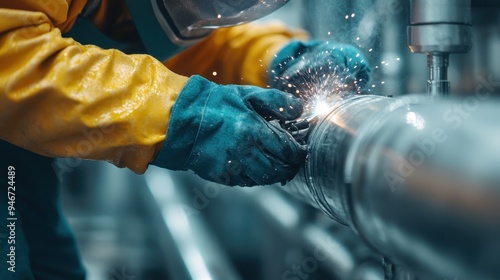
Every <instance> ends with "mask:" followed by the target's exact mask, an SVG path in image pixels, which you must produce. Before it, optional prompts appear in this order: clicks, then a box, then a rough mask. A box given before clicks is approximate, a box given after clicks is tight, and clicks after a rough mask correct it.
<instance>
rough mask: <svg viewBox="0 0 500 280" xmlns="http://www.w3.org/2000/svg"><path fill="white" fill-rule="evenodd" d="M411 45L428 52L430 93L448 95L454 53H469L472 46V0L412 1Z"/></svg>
mask: <svg viewBox="0 0 500 280" xmlns="http://www.w3.org/2000/svg"><path fill="white" fill-rule="evenodd" d="M410 24H411V25H410V26H409V27H408V46H409V48H410V50H411V51H412V52H414V53H425V54H427V63H428V67H429V80H428V82H427V93H428V94H430V95H433V96H436V95H448V93H449V91H450V82H449V81H448V59H449V54H450V53H465V52H468V51H469V50H470V48H471V47H472V25H471V1H470V0H412V1H411V14H410Z"/></svg>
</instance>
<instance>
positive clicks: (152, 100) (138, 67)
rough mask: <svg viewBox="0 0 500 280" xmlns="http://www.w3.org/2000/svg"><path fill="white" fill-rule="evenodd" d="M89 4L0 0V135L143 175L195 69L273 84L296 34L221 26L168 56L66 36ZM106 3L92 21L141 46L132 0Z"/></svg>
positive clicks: (219, 77)
mask: <svg viewBox="0 0 500 280" xmlns="http://www.w3.org/2000/svg"><path fill="white" fill-rule="evenodd" d="M86 2H87V1H86V0H47V1H41V0H17V1H12V0H0V65H1V67H0V139H3V140H6V141H8V142H10V143H12V144H14V145H17V146H20V147H23V148H25V149H27V150H29V151H32V152H35V153H37V154H40V155H44V156H48V157H78V158H86V159H95V160H105V161H109V162H112V163H113V164H115V165H117V166H119V167H127V168H130V169H131V170H133V171H134V172H137V173H142V172H144V171H145V170H146V168H147V166H148V164H149V163H150V162H152V161H153V159H154V157H155V155H156V154H157V153H158V151H159V150H160V149H161V147H162V143H163V141H164V139H165V134H166V131H167V126H168V121H169V114H170V111H171V108H172V106H173V104H174V102H175V100H176V97H177V96H178V94H179V92H180V91H181V90H182V88H183V86H184V85H185V83H186V81H187V79H188V78H187V77H188V76H190V75H193V74H198V75H202V76H205V77H207V78H209V79H211V80H212V81H214V82H218V83H224V84H228V83H232V84H254V85H258V86H265V85H266V78H267V74H266V71H267V68H268V65H269V63H270V61H271V60H272V58H273V55H274V53H276V52H277V51H278V50H279V49H280V48H281V47H282V46H283V45H284V44H286V43H287V42H288V41H289V40H290V39H291V38H292V37H294V36H297V35H298V34H297V33H293V32H290V31H289V30H287V29H286V28H284V27H283V26H279V25H271V26H269V25H267V26H257V25H251V24H247V25H242V26H238V27H233V28H225V29H220V30H217V31H215V32H213V33H212V35H210V36H209V37H208V38H207V39H205V40H203V41H202V42H200V43H198V44H197V45H195V46H193V47H191V48H189V49H187V50H185V51H183V52H181V53H179V54H177V55H176V56H175V57H173V58H171V59H169V60H168V61H166V62H163V63H162V62H160V61H158V60H156V59H155V58H153V57H151V56H149V55H146V54H125V53H124V52H122V51H120V50H117V49H103V48H101V47H99V46H95V45H83V44H80V43H79V42H77V41H76V40H75V39H73V38H71V37H69V35H65V34H66V32H68V31H70V30H71V28H72V27H73V25H74V24H75V21H77V17H78V16H79V14H81V13H82V11H83V10H84V8H85V6H86ZM99 5H100V6H99V7H98V8H97V9H96V10H95V11H94V12H93V13H92V14H91V15H89V16H88V18H89V20H90V21H91V22H92V23H93V24H94V25H95V26H96V27H97V28H98V29H99V30H100V31H101V32H102V33H103V34H105V35H106V36H107V37H109V38H112V39H113V40H115V41H118V42H122V43H124V44H127V43H130V44H132V43H137V42H139V43H140V36H139V35H138V33H137V31H136V30H135V28H134V23H133V20H132V18H131V16H130V14H129V12H128V10H127V6H126V4H125V0H102V1H100V4H99Z"/></svg>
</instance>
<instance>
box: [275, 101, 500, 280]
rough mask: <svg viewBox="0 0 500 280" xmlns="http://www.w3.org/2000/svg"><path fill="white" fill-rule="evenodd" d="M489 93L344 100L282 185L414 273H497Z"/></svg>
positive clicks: (498, 189) (498, 219)
mask: <svg viewBox="0 0 500 280" xmlns="http://www.w3.org/2000/svg"><path fill="white" fill-rule="evenodd" d="M488 97H489V94H488V93H479V92H478V93H476V95H474V96H470V97H468V98H466V99H463V100H458V99H450V100H435V101H433V99H432V98H428V97H425V96H419V97H415V96H412V97H405V98H398V99H395V98H386V97H380V96H356V97H349V98H346V99H343V100H340V101H339V102H338V103H337V104H336V105H335V106H334V107H333V109H332V111H331V112H330V113H329V114H328V115H327V116H325V117H323V118H322V119H321V120H320V121H319V122H318V123H317V124H316V125H315V126H313V127H312V128H311V131H310V135H309V139H308V144H309V146H310V149H309V155H308V159H307V162H306V164H305V166H304V167H303V168H302V170H301V171H300V172H299V174H298V175H297V177H296V178H295V179H294V180H292V182H290V183H289V184H288V185H286V186H284V187H283V189H285V190H286V191H288V192H291V193H294V194H296V195H297V196H299V197H301V198H302V199H304V200H307V201H309V202H310V203H311V204H312V205H314V206H316V207H318V208H319V209H321V210H322V211H323V212H325V213H326V214H327V215H329V216H330V217H332V218H333V219H336V220H337V221H339V222H341V223H344V224H346V225H349V226H350V227H351V228H352V229H353V230H354V231H355V232H357V233H358V234H359V235H360V236H361V237H362V239H364V240H365V241H367V242H368V243H369V244H370V245H371V246H372V247H374V248H376V249H377V250H379V251H380V252H381V253H382V254H383V255H385V256H390V257H391V260H392V261H394V263H395V264H402V265H403V266H405V267H408V268H410V269H411V270H412V271H414V272H416V273H417V274H420V275H430V276H437V277H451V278H454V277H456V276H459V277H460V278H463V279H498V277H499V276H500V267H499V266H498V263H497V260H498V259H500V240H499V238H498V236H500V172H498V166H500V147H499V146H498V144H497V140H498V139H500V126H499V125H498V123H497V121H496V120H498V119H500V111H499V110H498V108H499V107H500V104H499V103H498V102H492V101H491V100H488V102H484V101H485V100H486V99H487V98H488Z"/></svg>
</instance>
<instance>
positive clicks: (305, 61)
mask: <svg viewBox="0 0 500 280" xmlns="http://www.w3.org/2000/svg"><path fill="white" fill-rule="evenodd" d="M269 70H270V71H269V72H270V76H269V84H270V85H271V86H272V87H273V88H276V89H280V90H283V91H287V92H290V93H293V94H296V95H297V94H300V92H301V91H303V90H305V89H311V88H313V89H314V88H318V87H321V86H322V83H328V85H329V86H332V85H335V87H336V88H340V89H341V90H346V91H360V90H361V89H363V87H365V86H366V85H367V83H368V81H369V80H370V75H371V68H370V66H369V64H368V62H367V60H366V58H365V56H364V55H363V54H362V53H361V51H360V50H358V49H357V48H356V47H354V46H352V45H347V44H339V43H333V42H328V41H321V40H312V41H308V42H301V41H297V40H294V41H292V42H290V43H289V44H288V45H286V46H285V47H284V48H283V49H282V50H281V51H279V52H278V54H277V55H276V58H275V59H273V61H272V62H271V65H270V69H269Z"/></svg>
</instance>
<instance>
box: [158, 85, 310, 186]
mask: <svg viewBox="0 0 500 280" xmlns="http://www.w3.org/2000/svg"><path fill="white" fill-rule="evenodd" d="M301 113H302V103H301V101H300V100H299V99H297V98H295V97H293V96H292V95H290V94H288V93H285V92H281V91H279V90H275V89H262V88H259V87H254V86H235V85H227V86H222V85H218V84H215V83H212V82H210V81H208V80H206V79H204V78H202V77H200V76H192V77H191V78H190V79H189V81H188V83H187V84H186V86H185V87H184V89H183V90H182V92H181V93H180V95H179V97H178V98H177V100H176V102H175V104H174V107H173V109H172V113H171V116H170V122H169V127H168V131H167V138H166V140H165V143H164V146H163V149H162V150H161V151H160V152H159V154H158V155H157V156H156V159H155V161H154V162H153V164H154V165H157V166H160V167H164V168H168V169H172V170H186V169H191V170H193V171H194V172H195V173H196V174H198V175H199V176H200V177H202V178H204V179H206V180H209V181H213V182H216V183H220V184H225V185H230V186H233V185H240V186H254V185H267V184H272V183H277V182H285V181H287V180H290V179H292V178H293V176H294V175H295V174H296V173H297V171H298V169H299V167H300V165H301V164H302V163H303V161H304V159H305V154H306V151H305V148H304V147H302V146H301V145H299V144H298V143H297V142H296V141H295V140H294V139H293V138H292V136H291V135H290V134H289V133H288V132H287V131H285V130H283V129H281V128H280V127H279V126H276V125H274V124H272V123H270V122H269V121H267V120H266V119H270V118H272V119H280V120H281V121H285V120H293V119H295V118H297V117H298V116H299V115H300V114H301Z"/></svg>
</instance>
